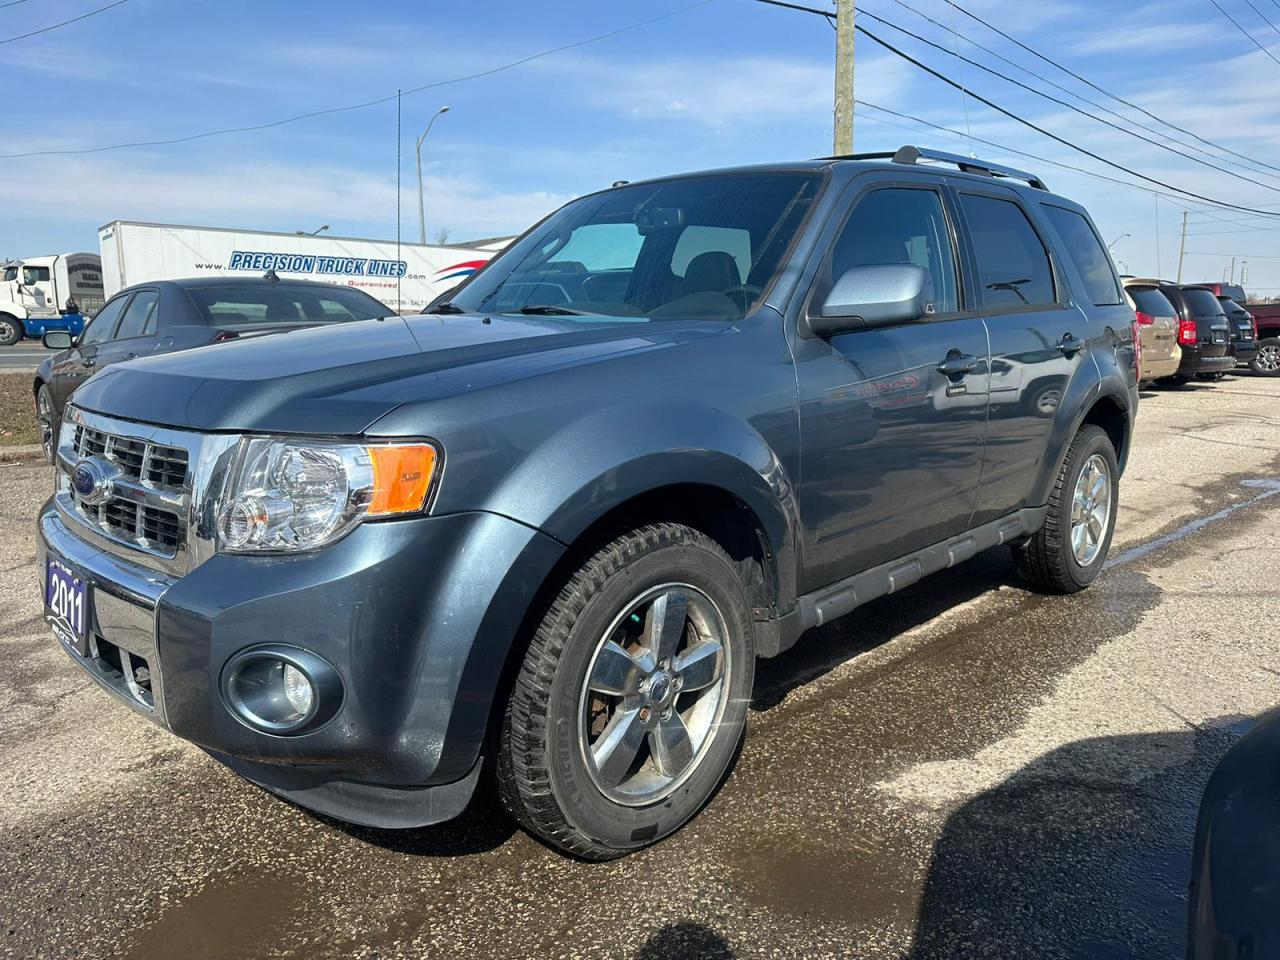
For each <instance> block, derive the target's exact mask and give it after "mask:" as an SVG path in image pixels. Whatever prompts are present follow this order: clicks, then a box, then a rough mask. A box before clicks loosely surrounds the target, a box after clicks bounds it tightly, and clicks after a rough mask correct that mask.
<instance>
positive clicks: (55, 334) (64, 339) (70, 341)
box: [40, 330, 76, 350]
mask: <svg viewBox="0 0 1280 960" xmlns="http://www.w3.org/2000/svg"><path fill="white" fill-rule="evenodd" d="M40 342H41V343H43V344H44V348H45V349H46V350H69V349H70V348H71V347H74V346H75V345H76V339H75V337H73V336H71V334H69V333H67V331H65V330H50V331H49V332H48V333H46V334H45V335H44V336H43V337H41V338H40Z"/></svg>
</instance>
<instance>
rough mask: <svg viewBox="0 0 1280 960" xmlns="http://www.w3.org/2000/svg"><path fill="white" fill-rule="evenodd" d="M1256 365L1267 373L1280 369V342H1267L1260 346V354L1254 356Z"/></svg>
mask: <svg viewBox="0 0 1280 960" xmlns="http://www.w3.org/2000/svg"><path fill="white" fill-rule="evenodd" d="M1253 363H1254V366H1256V367H1257V368H1258V369H1259V370H1262V371H1265V372H1266V373H1275V372H1276V371H1280V344H1275V343H1265V344H1263V345H1262V346H1260V347H1259V348H1258V355H1257V356H1256V357H1254V358H1253Z"/></svg>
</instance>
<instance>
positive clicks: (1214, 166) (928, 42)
mask: <svg viewBox="0 0 1280 960" xmlns="http://www.w3.org/2000/svg"><path fill="white" fill-rule="evenodd" d="M862 15H863V16H864V17H869V18H871V19H872V20H875V21H876V22H877V23H883V24H884V25H885V26H886V27H889V28H891V29H893V30H897V31H898V32H899V33H904V34H906V35H907V36H908V37H911V38H913V39H914V40H918V41H919V42H920V43H923V44H925V45H926V46H930V47H933V48H934V49H935V50H940V51H942V52H943V53H945V54H946V55H947V56H949V57H955V58H956V59H958V60H962V61H963V62H965V63H967V64H969V65H971V66H974V67H977V68H978V69H979V70H983V71H985V72H986V73H989V74H991V75H992V76H993V77H999V78H1000V79H1001V80H1004V81H1005V82H1006V83H1011V84H1013V85H1014V86H1015V87H1018V88H1019V89H1022V90H1026V91H1027V92H1028V93H1032V94H1034V95H1036V96H1037V97H1041V98H1043V99H1045V100H1048V101H1049V102H1050V103H1056V104H1058V106H1061V107H1066V108H1067V109H1068V110H1071V111H1074V112H1075V113H1078V114H1080V115H1081V116H1082V117H1088V118H1089V119H1090V120H1093V121H1095V122H1096V123H1101V124H1103V125H1104V126H1107V127H1110V128H1111V129H1112V130H1117V131H1119V132H1120V133H1124V134H1127V135H1128V136H1131V137H1134V138H1136V139H1138V140H1141V141H1143V142H1144V143H1149V144H1151V145H1152V146H1153V147H1158V148H1160V149H1161V150H1165V151H1168V152H1169V153H1172V154H1173V155H1174V156H1177V157H1181V158H1182V159H1184V160H1190V161H1191V162H1193V163H1198V164H1200V165H1201V166H1204V167H1208V168H1209V169H1211V170H1217V171H1218V172H1219V173H1225V174H1227V175H1228V176H1231V177H1235V178H1236V179H1237V180H1243V181H1244V182H1245V183H1248V184H1251V185H1252V186H1255V187H1261V188H1262V189H1264V190H1270V191H1272V192H1273V193H1280V187H1274V186H1271V185H1270V184H1266V183H1261V182H1259V181H1257V180H1254V179H1252V178H1250V177H1246V176H1244V174H1241V173H1237V172H1236V171H1234V170H1229V169H1228V168H1226V167H1222V166H1219V165H1218V164H1216V163H1211V162H1209V161H1208V160H1201V159H1200V158H1199V157H1193V156H1191V154H1188V153H1183V152H1182V151H1181V150H1177V149H1174V148H1173V147H1171V146H1169V145H1168V144H1167V143H1161V142H1160V141H1159V140H1153V139H1151V138H1150V137H1145V136H1143V135H1142V134H1140V133H1135V132H1134V131H1132V130H1129V129H1126V128H1125V127H1122V126H1120V125H1119V124H1117V123H1112V122H1111V121H1110V120H1106V119H1103V118H1102V117H1098V116H1095V115H1094V114H1092V113H1089V111H1087V110H1082V109H1081V108H1080V107H1077V106H1076V105H1075V104H1073V103H1068V102H1067V101H1066V100H1063V99H1061V98H1060V97H1055V96H1053V95H1052V94H1049V93H1045V92H1043V91H1041V90H1037V89H1036V88H1035V87H1033V86H1031V85H1030V84H1026V83H1023V82H1022V81H1021V80H1015V79H1014V78H1013V77H1010V76H1008V75H1007V74H1004V73H1001V72H1000V71H999V70H995V69H992V68H991V67H988V66H986V65H984V64H981V63H979V62H978V61H976V60H971V59H970V58H969V57H966V56H963V55H962V54H959V53H952V52H951V51H950V50H948V49H947V48H946V47H944V46H942V45H941V44H938V43H934V42H933V41H932V40H929V39H927V38H925V37H922V36H920V34H918V33H913V32H912V31H910V30H907V29H906V28H905V27H900V26H898V25H897V24H896V23H893V22H892V21H890V20H886V19H885V18H884V17H880V16H877V15H876V14H874V13H871V12H870V11H867V10H864V11H862ZM1250 172H1253V171H1250Z"/></svg>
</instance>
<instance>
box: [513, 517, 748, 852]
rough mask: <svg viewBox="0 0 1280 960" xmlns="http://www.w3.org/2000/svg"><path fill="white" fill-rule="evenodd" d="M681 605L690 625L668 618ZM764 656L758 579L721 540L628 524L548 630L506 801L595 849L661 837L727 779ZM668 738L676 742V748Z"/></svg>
mask: <svg viewBox="0 0 1280 960" xmlns="http://www.w3.org/2000/svg"><path fill="white" fill-rule="evenodd" d="M681 597H683V608H682V606H681V600H680V598H681ZM681 614H683V619H681V620H680V626H679V627H678V628H676V629H675V630H672V629H670V628H668V629H667V630H662V629H655V624H660V623H666V624H670V625H674V624H675V623H676V619H675V618H676V617H677V616H681ZM717 637H718V639H719V642H720V647H719V652H718V653H716V652H715V648H714V646H712V644H714V642H715V640H716V638H717ZM664 638H674V639H673V640H672V639H668V640H667V642H666V643H663V639H664ZM610 641H613V642H610ZM672 643H674V646H673V645H672ZM671 650H674V651H675V656H674V657H672V658H671V661H670V668H669V669H668V670H664V669H662V667H661V664H663V663H666V662H667V661H666V659H665V653H669V652H670V651H671ZM660 654H663V655H661V656H660ZM620 655H621V656H620ZM708 655H713V657H712V658H711V659H708ZM655 661H657V662H658V665H657V666H656V667H655ZM682 665H683V668H682ZM651 667H652V668H654V669H650V668H651ZM754 672H755V650H754V646H753V640H752V620H751V602H750V599H749V596H748V592H747V587H746V586H745V585H744V583H743V581H742V579H741V575H740V574H739V572H738V567H737V565H736V564H735V563H734V561H733V560H732V559H731V558H730V557H729V555H728V554H727V553H725V551H724V550H723V549H721V547H720V546H719V544H717V543H716V542H715V541H713V540H711V539H710V538H709V537H707V536H705V535H703V534H701V533H699V532H697V531H695V530H692V529H690V528H689V527H684V526H680V525H678V524H673V523H659V524H653V525H651V526H646V527H642V528H640V529H638V530H634V531H631V532H629V533H626V534H624V535H623V536H620V537H618V538H617V539H616V540H614V541H613V542H611V543H609V544H608V545H607V546H605V547H603V548H602V549H600V550H599V551H598V552H596V553H595V554H594V555H593V556H592V557H591V558H590V559H588V560H587V561H586V562H585V563H584V564H582V566H581V567H580V568H579V569H578V570H577V571H576V572H575V573H573V575H572V576H570V577H569V578H568V580H567V582H566V583H565V584H564V586H563V587H562V588H561V589H560V591H559V593H558V595H557V596H556V597H555V599H554V600H553V601H552V602H551V604H550V606H549V608H548V609H547V612H546V613H545V615H544V616H543V618H542V620H541V622H540V623H539V624H538V625H537V627H536V629H535V631H534V634H533V637H532V640H531V642H530V645H529V649H528V651H527V653H526V654H525V658H524V663H523V665H522V666H521V669H520V672H519V675H518V677H517V678H516V682H515V687H514V689H513V691H512V694H511V698H510V700H509V701H508V704H507V709H506V715H505V717H504V720H503V724H502V729H501V732H500V742H499V747H498V757H497V771H496V772H497V779H498V788H499V796H500V797H501V799H502V803H503V806H504V807H505V808H506V809H507V811H508V812H509V813H510V814H511V815H512V816H514V817H515V819H516V820H518V821H519V822H520V824H521V825H522V826H523V827H524V828H525V829H526V830H528V831H529V832H530V833H533V834H534V835H535V836H537V837H539V838H541V839H542V840H543V841H545V842H546V843H548V844H549V845H551V846H553V847H556V848H558V849H560V850H562V851H564V852H567V853H570V854H573V855H575V856H577V857H580V858H582V859H586V860H612V859H615V858H617V857H620V856H624V855H625V854H627V853H630V852H631V851H634V850H638V849H640V848H641V847H645V846H648V845H649V844H652V843H655V842H657V841H658V840H661V839H662V838H663V837H666V836H668V835H669V834H671V833H673V832H674V831H675V830H677V829H679V828H680V827H681V826H683V825H684V824H685V823H686V822H688V821H689V820H690V819H691V818H692V817H693V816H694V815H695V814H696V813H697V812H698V811H699V810H701V809H702V807H703V806H704V805H705V804H706V803H707V801H708V800H710V798H711V797H712V795H713V794H714V793H715V792H716V790H717V789H718V788H719V786H720V784H721V782H722V781H723V780H724V777H725V775H726V773H727V771H728V769H729V767H730V766H731V764H732V762H733V760H734V758H735V757H736V755H737V749H738V745H739V743H740V742H741V740H742V736H743V733H744V731H745V728H746V718H747V707H748V704H749V702H750V698H751V683H752V678H753V675H754ZM713 675H715V676H718V678H719V679H718V680H715V681H714V682H707V683H706V685H704V686H698V687H694V686H693V684H694V683H700V684H701V683H702V682H703V681H708V678H709V677H711V676H713ZM695 677H696V678H697V679H694V678H695ZM601 678H604V679H603V681H602V680H601ZM686 678H687V679H686ZM589 681H590V682H591V683H592V685H591V686H590V687H589V686H588V683H589ZM682 684H683V686H682ZM604 689H612V690H613V691H615V692H614V693H604V692H599V691H602V690H604ZM664 705H665V706H664ZM637 725H638V726H637ZM681 728H683V729H684V730H685V731H686V733H687V743H684V742H683V741H682V740H681V738H680V736H679V732H678V731H679V729H681ZM624 731H625V732H624ZM627 734H631V736H629V737H628V736H627ZM662 742H670V743H671V744H672V745H673V746H672V748H671V749H670V750H669V751H663V752H662V753H661V756H660V755H659V752H657V750H658V747H657V745H659V744H660V743H662ZM611 743H616V744H618V746H617V747H616V748H615V749H614V750H612V751H610V750H608V749H607V748H608V747H609V745H610V744H611ZM632 745H634V746H635V749H634V752H632V750H631V749H630V746H632ZM682 747H683V748H685V749H683V751H682ZM597 760H599V763H598V764H597ZM663 761H665V763H664V762H663Z"/></svg>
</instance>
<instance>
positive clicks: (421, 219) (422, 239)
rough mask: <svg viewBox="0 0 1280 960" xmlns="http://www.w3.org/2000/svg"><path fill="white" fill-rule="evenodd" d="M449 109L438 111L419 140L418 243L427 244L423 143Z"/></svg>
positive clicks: (444, 108)
mask: <svg viewBox="0 0 1280 960" xmlns="http://www.w3.org/2000/svg"><path fill="white" fill-rule="evenodd" d="M448 112H449V108H448V107H441V108H440V109H439V110H437V111H436V113H435V116H433V117H432V118H431V120H430V121H428V123H427V129H425V130H423V131H422V136H420V137H419V138H418V242H419V243H421V244H425V243H426V242H427V215H426V211H425V208H424V207H423V205H422V141H423V140H425V139H427V134H428V133H430V132H431V127H432V125H433V124H434V123H435V122H436V120H437V119H439V117H440V116H441V115H442V114H445V113H448Z"/></svg>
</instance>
